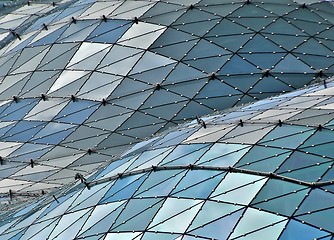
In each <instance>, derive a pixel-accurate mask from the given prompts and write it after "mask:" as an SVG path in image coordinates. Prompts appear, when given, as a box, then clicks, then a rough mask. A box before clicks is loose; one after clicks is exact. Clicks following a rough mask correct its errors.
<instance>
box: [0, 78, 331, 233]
mask: <svg viewBox="0 0 334 240" xmlns="http://www.w3.org/2000/svg"><path fill="white" fill-rule="evenodd" d="M333 96H334V82H328V83H327V84H326V85H323V84H321V85H319V84H318V85H315V86H311V87H308V88H305V89H302V90H299V91H296V92H293V93H290V94H285V95H281V96H277V97H272V98H269V99H266V100H262V101H258V102H256V103H253V104H250V105H247V106H244V107H240V108H236V109H234V110H230V111H226V112H224V113H221V114H217V115H207V116H205V117H202V118H198V119H197V120H195V121H192V122H188V123H185V124H183V125H180V126H179V127H178V128H173V129H170V130H168V131H165V132H164V133H161V134H159V135H156V136H155V137H153V138H150V139H147V140H146V141H144V142H141V143H138V144H136V145H134V146H133V147H132V148H131V149H129V150H128V151H126V152H125V153H124V154H123V156H122V157H120V158H119V159H117V160H114V161H112V162H110V164H109V165H108V166H106V167H105V168H104V169H101V170H100V171H98V172H97V173H96V174H94V175H92V176H90V177H88V178H84V177H83V176H80V175H77V179H78V183H77V185H75V186H73V187H71V188H69V189H67V190H66V189H63V190H62V191H60V192H58V193H55V194H54V195H52V196H51V195H48V196H45V197H42V198H40V200H39V201H37V202H36V203H34V204H31V205H29V206H24V207H20V208H17V209H16V210H15V211H11V212H10V213H8V212H7V213H4V214H2V216H0V219H1V220H2V221H1V226H0V238H1V239H264V238H266V239H296V236H297V235H298V237H300V238H298V239H332V235H333V233H334V228H333V225H332V223H331V218H332V214H333V202H334V201H333V200H334V189H333V186H334V185H333V184H334V182H333V180H334V173H333V170H332V169H333V163H334V155H333V151H332V146H333V139H334V138H333V135H334V132H333V126H334V125H333V123H334V108H333V106H334V105H333V103H334V97H333ZM222 226H224V227H222Z"/></svg>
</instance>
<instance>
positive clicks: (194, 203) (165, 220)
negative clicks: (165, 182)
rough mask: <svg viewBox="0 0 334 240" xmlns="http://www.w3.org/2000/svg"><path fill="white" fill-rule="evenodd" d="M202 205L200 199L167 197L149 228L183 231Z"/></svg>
mask: <svg viewBox="0 0 334 240" xmlns="http://www.w3.org/2000/svg"><path fill="white" fill-rule="evenodd" d="M202 205H203V202H202V201H198V200H190V199H174V198H168V199H167V200H166V201H165V202H164V204H163V206H162V208H161V209H160V210H159V212H158V213H157V215H155V217H154V219H153V222H152V223H151V224H150V226H149V229H150V230H153V231H166V232H176V233H178V232H181V233H182V232H184V231H185V230H186V229H187V227H188V226H189V224H190V222H191V221H192V219H193V218H194V217H195V216H196V214H197V212H198V211H199V209H200V208H201V206H202Z"/></svg>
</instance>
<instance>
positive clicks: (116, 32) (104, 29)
mask: <svg viewBox="0 0 334 240" xmlns="http://www.w3.org/2000/svg"><path fill="white" fill-rule="evenodd" d="M131 24H132V22H130V21H126V20H107V22H104V21H103V22H101V24H100V25H99V26H97V28H96V29H95V30H94V31H93V32H92V33H91V34H90V35H89V36H88V37H87V40H89V41H94V42H102V43H115V42H116V41H117V40H118V39H119V38H120V37H121V36H122V35H123V34H124V33H125V32H126V31H127V30H128V29H129V27H131Z"/></svg>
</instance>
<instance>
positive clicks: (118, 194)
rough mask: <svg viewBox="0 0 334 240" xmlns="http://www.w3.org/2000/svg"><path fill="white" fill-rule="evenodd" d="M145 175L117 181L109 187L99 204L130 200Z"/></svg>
mask: <svg viewBox="0 0 334 240" xmlns="http://www.w3.org/2000/svg"><path fill="white" fill-rule="evenodd" d="M146 175H147V174H145V175H139V176H138V175H137V176H130V177H125V178H119V179H117V181H116V182H115V184H114V185H112V186H111V187H110V189H109V190H108V192H107V193H106V194H105V196H104V197H103V198H102V199H101V201H100V202H99V203H107V202H114V201H118V200H121V199H127V198H130V197H131V196H132V195H133V194H134V192H135V191H136V190H137V188H138V187H139V186H140V185H141V184H142V182H143V181H144V180H145V178H146Z"/></svg>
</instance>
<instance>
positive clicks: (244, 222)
mask: <svg viewBox="0 0 334 240" xmlns="http://www.w3.org/2000/svg"><path fill="white" fill-rule="evenodd" d="M285 219H286V218H283V217H281V216H277V215H274V214H270V213H267V212H264V211H258V210H255V209H253V208H248V209H247V210H246V212H245V214H244V215H243V217H242V218H241V220H240V221H239V223H238V225H237V227H236V228H235V229H234V231H233V232H232V234H231V236H230V238H231V239H234V238H236V237H241V236H243V235H244V234H249V233H251V232H253V231H256V232H255V235H253V236H254V238H255V239H263V237H264V238H265V237H268V236H270V238H272V239H277V238H278V236H279V235H280V233H281V231H282V230H283V229H284V226H285V224H286V221H284V220H285ZM263 228H264V229H263ZM260 229H262V232H261V230H260ZM262 234H263V235H262ZM261 235H262V236H261ZM257 236H258V237H259V238H257ZM245 237H246V236H245ZM247 237H251V235H250V236H247Z"/></svg>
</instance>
